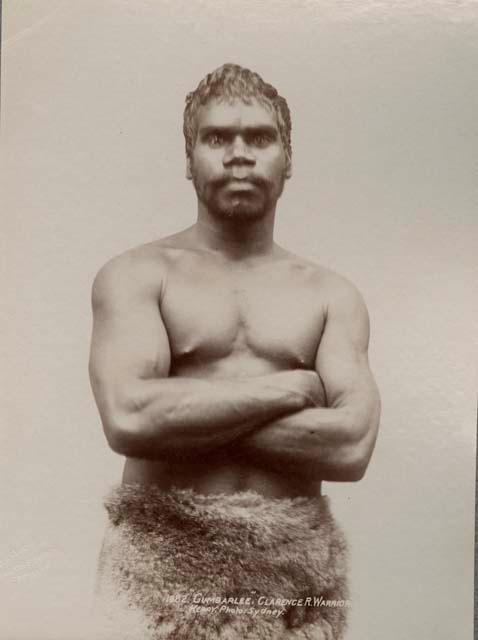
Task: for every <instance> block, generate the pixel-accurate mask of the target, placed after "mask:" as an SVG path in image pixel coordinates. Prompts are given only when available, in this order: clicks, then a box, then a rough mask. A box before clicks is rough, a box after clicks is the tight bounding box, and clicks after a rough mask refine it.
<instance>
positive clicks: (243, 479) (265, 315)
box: [123, 234, 326, 497]
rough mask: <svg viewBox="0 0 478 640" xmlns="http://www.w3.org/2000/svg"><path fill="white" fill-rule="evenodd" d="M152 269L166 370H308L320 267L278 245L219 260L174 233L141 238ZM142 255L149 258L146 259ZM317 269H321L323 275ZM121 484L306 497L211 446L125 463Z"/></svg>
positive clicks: (321, 314) (317, 329) (313, 490)
mask: <svg viewBox="0 0 478 640" xmlns="http://www.w3.org/2000/svg"><path fill="white" fill-rule="evenodd" d="M143 252H144V254H143V255H142V256H141V259H144V256H145V255H146V256H149V257H150V259H151V264H152V269H153V270H154V271H156V270H157V271H158V274H159V273H160V274H161V276H160V277H158V305H159V309H160V312H161V316H162V318H163V321H164V324H165V327H166V330H167V333H168V337H169V343H170V352H171V367H170V372H169V375H170V376H178V377H181V376H183V377H189V378H192V377H195V378H209V379H214V378H223V379H224V378H231V379H233V378H244V377H253V376H260V375H264V374H267V373H272V372H274V371H281V370H286V369H298V368H304V369H314V365H315V357H316V353H317V349H318V345H319V342H320V336H321V334H322V329H323V325H324V321H325V320H324V319H325V311H324V309H325V305H326V301H325V296H324V297H323V298H322V299H321V298H320V295H319V296H318V295H317V292H318V291H319V292H320V286H318V284H320V279H321V278H324V277H325V276H324V275H323V273H322V271H321V270H320V268H319V267H317V266H316V265H313V264H311V263H309V262H307V261H305V260H302V259H300V258H298V257H296V256H293V255H292V254H289V253H287V252H285V251H284V250H283V249H280V248H278V247H277V248H276V250H275V252H274V254H273V255H271V256H267V257H264V258H263V259H260V258H256V259H254V260H253V261H252V260H251V261H248V262H244V261H242V260H236V261H234V260H232V261H231V260H229V261H226V260H225V259H224V258H223V257H222V256H220V255H218V254H215V253H214V252H210V251H207V252H206V251H198V250H196V249H193V248H191V247H188V243H187V242H186V240H185V237H184V234H182V236H181V235H179V236H177V239H176V238H174V240H166V241H162V242H159V243H152V244H151V245H146V246H145V247H144V249H143ZM147 259H149V258H147ZM324 273H325V272H324ZM123 482H127V483H129V482H141V483H145V482H154V483H156V484H159V485H160V486H162V487H163V488H165V489H168V488H170V487H172V486H176V487H181V488H183V487H184V488H186V487H191V488H193V489H195V490H196V491H198V492H200V493H232V492H235V491H242V490H247V489H253V490H255V491H258V492H259V493H262V494H263V495H267V496H270V497H284V496H295V495H315V494H318V493H320V483H315V484H314V485H313V486H311V485H310V483H306V482H305V481H304V480H303V479H299V478H294V477H291V476H290V474H287V477H285V476H283V475H281V474H279V473H277V472H275V471H271V470H269V469H264V468H259V467H258V466H257V464H252V463H251V462H249V461H247V460H239V459H238V458H237V457H235V456H234V454H233V452H232V451H231V452H230V453H229V452H228V451H227V450H221V454H220V455H209V456H207V457H203V458H201V460H196V461H190V460H188V461H187V462H186V461H183V462H179V461H174V462H173V461H171V462H165V461H163V460H161V461H159V460H158V461H156V460H139V459H133V458H128V459H127V460H126V464H125V468H124V474H123Z"/></svg>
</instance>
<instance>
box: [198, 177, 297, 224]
mask: <svg viewBox="0 0 478 640" xmlns="http://www.w3.org/2000/svg"><path fill="white" fill-rule="evenodd" d="M192 179H193V184H194V188H195V190H196V194H197V197H198V199H199V201H200V202H201V203H202V204H203V205H204V206H205V207H206V209H207V210H208V211H209V213H210V214H211V215H212V216H214V217H215V218H217V219H220V220H230V221H238V222H247V221H251V222H252V221H254V220H261V219H262V218H264V217H265V216H266V215H267V213H268V212H269V211H270V210H271V209H272V208H273V207H274V206H275V204H276V202H277V200H278V199H279V198H280V196H281V194H282V191H283V189H284V182H285V172H284V175H282V176H281V179H280V181H279V183H278V184H275V183H274V182H272V181H270V180H266V179H265V178H259V177H256V176H253V177H251V178H248V179H247V181H245V182H247V183H248V184H249V185H251V187H250V188H248V189H243V188H240V189H230V188H228V185H229V184H230V183H231V181H232V180H231V178H229V177H222V178H216V179H214V180H209V181H208V182H205V183H203V184H201V183H200V181H199V180H198V176H197V175H196V173H195V172H194V171H193V172H192Z"/></svg>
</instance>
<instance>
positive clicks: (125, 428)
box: [103, 415, 142, 458]
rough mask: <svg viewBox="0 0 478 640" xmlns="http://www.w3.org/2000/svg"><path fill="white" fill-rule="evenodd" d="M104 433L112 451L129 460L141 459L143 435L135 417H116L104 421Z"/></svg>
mask: <svg viewBox="0 0 478 640" xmlns="http://www.w3.org/2000/svg"><path fill="white" fill-rule="evenodd" d="M103 431H104V434H105V436H106V440H107V442H108V445H109V447H110V449H112V451H114V452H115V453H117V454H118V455H120V456H126V457H128V458H135V457H141V456H140V455H139V452H140V451H141V449H142V446H141V443H142V438H141V434H140V432H139V430H138V428H137V425H136V424H135V420H134V416H130V415H127V416H114V417H109V418H108V419H105V420H103Z"/></svg>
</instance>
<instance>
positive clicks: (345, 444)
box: [238, 407, 375, 481]
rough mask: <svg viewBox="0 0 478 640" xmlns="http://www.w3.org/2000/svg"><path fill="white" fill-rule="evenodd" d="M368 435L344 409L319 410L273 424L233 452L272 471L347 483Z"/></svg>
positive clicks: (361, 467)
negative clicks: (237, 452)
mask: <svg viewBox="0 0 478 640" xmlns="http://www.w3.org/2000/svg"><path fill="white" fill-rule="evenodd" d="M369 434H370V432H369V430H368V426H366V425H365V424H364V425H363V427H361V425H359V424H358V423H357V422H356V421H355V420H354V419H353V417H352V414H351V412H350V411H349V410H348V409H343V408H322V407H320V408H311V409H304V410H303V411H299V412H296V413H294V414H293V415H289V416H285V417H282V418H279V419H278V420H274V421H272V422H271V423H270V424H266V425H264V426H263V427H262V428H261V429H260V430H258V431H256V432H254V433H252V434H250V435H248V436H246V437H244V438H243V439H242V440H241V441H240V443H239V445H238V447H239V451H240V454H241V455H242V456H244V458H245V459H248V460H250V461H254V462H255V463H256V464H258V465H260V466H263V467H265V468H269V469H271V470H274V471H278V472H282V473H284V472H289V473H294V474H297V475H302V476H307V477H310V478H314V479H322V480H330V481H347V480H357V479H359V478H360V477H361V476H362V475H363V473H364V471H365V467H366V464H367V462H368V460H366V459H365V458H366V457H367V456H368V451H369V450H370V442H368V441H367V440H368V439H370V435H369ZM374 437H375V436H374V434H373V439H374ZM372 446H373V445H372ZM370 453H371V450H370Z"/></svg>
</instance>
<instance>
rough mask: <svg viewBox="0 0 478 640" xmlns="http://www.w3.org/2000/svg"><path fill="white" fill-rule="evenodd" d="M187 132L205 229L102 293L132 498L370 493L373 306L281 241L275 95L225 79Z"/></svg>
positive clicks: (282, 110) (103, 358)
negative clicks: (344, 487) (353, 489)
mask: <svg viewBox="0 0 478 640" xmlns="http://www.w3.org/2000/svg"><path fill="white" fill-rule="evenodd" d="M184 133H185V137H186V154H187V178H188V179H190V180H192V182H193V185H194V188H195V190H196V193H197V198H198V212H197V221H196V223H195V224H194V225H193V226H191V227H190V228H188V229H186V230H184V231H181V232H180V233H177V234H175V235H173V236H170V237H167V238H164V239H161V240H157V241H154V242H152V243H150V244H147V245H145V246H141V247H138V248H135V249H132V250H130V251H127V252H126V253H124V254H122V255H120V256H118V257H115V258H113V259H112V260H111V261H109V262H108V263H107V264H106V265H105V266H104V267H103V268H102V269H101V270H100V271H99V273H98V275H97V276H96V278H95V281H94V285H93V294H92V300H93V310H94V329H93V338H92V345H91V359H90V376H91V382H92V388H93V391H94V395H95V399H96V402H97V405H98V409H99V412H100V415H101V420H102V423H103V427H104V431H105V435H106V438H107V440H108V443H109V445H110V447H111V448H112V449H113V450H114V451H115V452H117V453H119V454H121V455H123V456H125V458H126V462H125V466H124V473H123V486H126V487H127V486H137V485H140V486H141V487H151V486H154V487H155V489H154V490H155V491H157V492H158V491H161V492H162V493H163V494H168V493H169V494H170V493H171V492H174V491H178V490H183V489H184V490H186V491H193V492H194V495H200V496H210V497H214V496H222V497H224V496H235V495H237V494H242V493H244V492H251V491H252V492H255V493H256V494H258V496H261V497H262V498H263V499H265V500H270V501H271V502H273V501H274V500H276V499H288V498H296V497H307V498H311V499H314V498H320V496H321V482H322V481H323V480H327V481H356V480H359V479H360V478H362V476H363V475H364V473H365V470H366V467H367V465H368V462H369V459H370V456H371V454H372V450H373V447H374V443H375V439H376V435H377V428H378V422H379V412H380V408H379V405H380V403H379V396H378V392H377V388H376V385H375V382H374V379H373V377H372V374H371V372H370V369H369V365H368V360H367V347H368V340H369V323H368V316H367V311H366V307H365V304H364V302H363V300H362V297H361V296H360V294H359V293H358V291H357V289H356V288H355V287H354V286H353V285H352V284H351V283H350V282H348V281H347V280H345V279H344V278H342V277H340V276H339V275H337V274H335V273H333V272H331V271H329V270H328V269H326V268H324V267H323V266H319V265H316V264H313V263H312V262H310V261H308V260H305V259H303V258H300V257H298V256H296V255H294V254H292V253H290V252H289V251H287V250H286V249H284V248H282V247H280V246H278V245H277V244H276V243H275V242H274V239H273V229H274V219H275V214H276V205H277V201H278V199H279V197H280V195H281V193H282V190H283V187H284V183H285V181H286V180H287V179H288V178H290V176H291V146H290V116H289V111H288V108H287V104H286V102H285V100H284V99H283V98H281V97H280V96H278V94H277V92H276V91H275V89H273V88H272V87H271V86H270V85H267V84H265V83H264V82H263V81H262V80H261V79H260V78H259V76H257V74H254V73H251V72H250V71H248V70H245V69H242V68H241V67H238V66H236V65H224V66H223V67H221V68H220V69H218V70H216V71H215V72H214V73H213V74H210V75H209V76H208V77H207V78H205V79H204V80H203V81H202V82H201V84H200V85H199V87H198V89H197V90H196V91H195V92H193V93H192V94H189V96H188V98H187V104H186V109H185V121H184ZM288 215H293V212H289V213H288ZM156 495H157V494H156ZM284 624H285V623H284ZM286 626H287V625H286ZM332 626H333V625H332ZM257 633H258V632H257ZM262 633H265V632H262ZM151 637H154V638H156V637H158V638H160V637H161V638H162V637H163V636H161V635H157V636H155V635H153V636H151ZM164 637H169V636H166V635H165V636H164ZM171 637H173V636H171ZM174 637H176V636H174ZM177 637H180V636H179V635H177ZM212 637H215V636H212V635H211V638H212ZM218 637H219V636H218ZM238 637H240V636H238ZM243 637H244V638H245V637H246V635H244V636H243ZM251 637H256V636H251ZM257 637H262V636H261V635H260V634H259V635H257ZM264 637H265V636H264ZM277 637H282V636H279V635H278V636H277ZM284 637H286V636H284ZM294 637H296V636H294ZM297 637H298V636H297ZM304 637H305V636H304ZM324 637H328V636H326V635H324ZM331 637H332V636H331ZM333 637H334V638H335V637H339V636H338V635H334V636H333Z"/></svg>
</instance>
